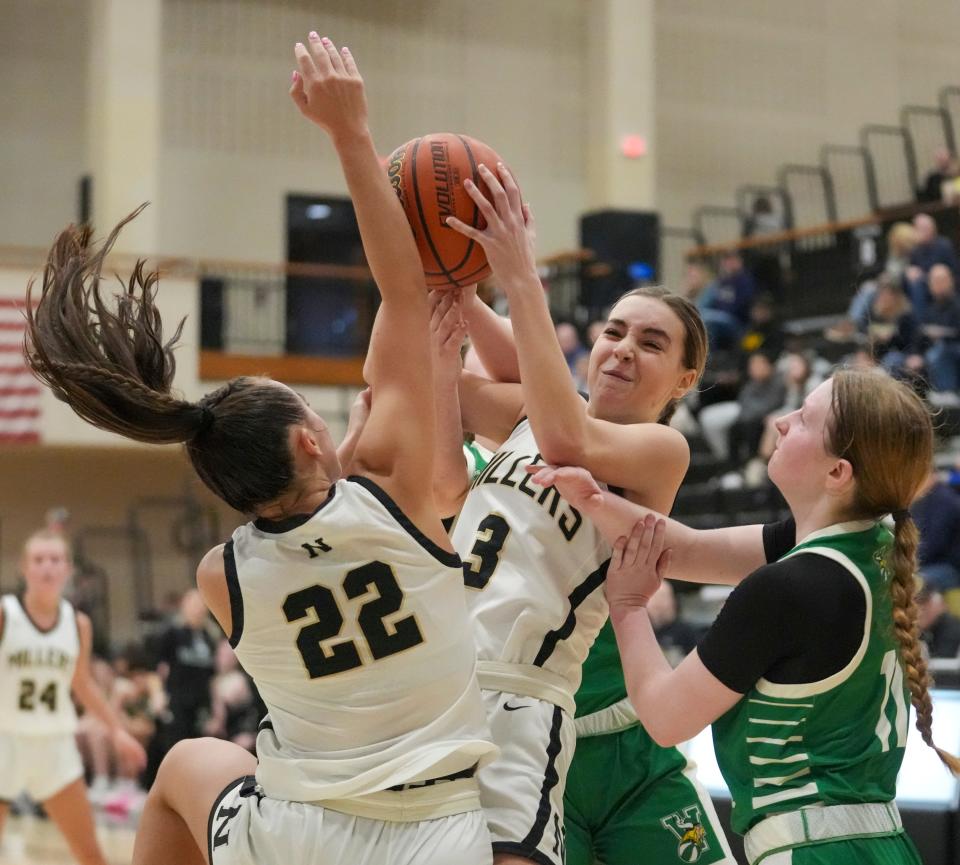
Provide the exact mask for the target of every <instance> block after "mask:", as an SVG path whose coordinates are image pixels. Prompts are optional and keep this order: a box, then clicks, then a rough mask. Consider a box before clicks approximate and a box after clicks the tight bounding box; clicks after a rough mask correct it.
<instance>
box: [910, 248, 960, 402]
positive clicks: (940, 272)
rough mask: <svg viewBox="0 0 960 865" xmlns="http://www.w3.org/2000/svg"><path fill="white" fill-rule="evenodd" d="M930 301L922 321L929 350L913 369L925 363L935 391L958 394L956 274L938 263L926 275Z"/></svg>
mask: <svg viewBox="0 0 960 865" xmlns="http://www.w3.org/2000/svg"><path fill="white" fill-rule="evenodd" d="M927 284H928V285H929V286H930V302H929V303H928V304H927V307H926V309H925V310H924V312H923V315H922V316H921V318H920V332H921V333H922V334H923V337H924V344H925V347H926V351H925V353H924V356H923V358H919V357H915V358H914V360H913V363H908V366H910V367H919V366H920V365H921V364H923V363H925V364H926V368H927V374H928V376H929V379H930V384H931V386H932V387H933V388H934V390H938V391H950V392H955V391H956V390H957V388H958V386H960V298H958V297H957V293H956V288H955V285H954V279H953V274H952V273H951V272H950V268H949V267H947V266H946V265H944V264H935V265H934V266H933V267H931V268H930V273H929V274H928V275H927Z"/></svg>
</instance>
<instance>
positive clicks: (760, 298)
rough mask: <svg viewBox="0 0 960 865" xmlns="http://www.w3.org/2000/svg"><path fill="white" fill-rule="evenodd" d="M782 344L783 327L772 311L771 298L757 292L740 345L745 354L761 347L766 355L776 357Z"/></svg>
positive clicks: (781, 348) (778, 355)
mask: <svg viewBox="0 0 960 865" xmlns="http://www.w3.org/2000/svg"><path fill="white" fill-rule="evenodd" d="M783 346H784V336H783V329H782V328H781V327H780V322H779V321H777V318H776V315H775V312H774V306H773V298H771V297H770V295H769V294H759V295H757V297H756V298H755V299H754V301H753V305H752V306H751V307H750V322H749V324H748V325H747V328H746V331H745V332H744V334H743V337H742V338H741V340H740V347H741V348H742V349H743V350H744V352H745V353H746V354H753V352H755V351H760V350H761V349H762V350H763V353H764V354H765V355H767V357H770V358H778V357H780V354H781V353H782V352H783Z"/></svg>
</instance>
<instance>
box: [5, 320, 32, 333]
mask: <svg viewBox="0 0 960 865" xmlns="http://www.w3.org/2000/svg"><path fill="white" fill-rule="evenodd" d="M26 329H27V323H26V322H25V321H0V330H19V331H24V330H26Z"/></svg>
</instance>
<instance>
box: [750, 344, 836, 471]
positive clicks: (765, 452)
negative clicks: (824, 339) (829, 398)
mask: <svg viewBox="0 0 960 865" xmlns="http://www.w3.org/2000/svg"><path fill="white" fill-rule="evenodd" d="M777 367H778V369H779V370H780V372H781V375H782V376H783V383H784V387H785V394H786V396H785V397H784V400H783V405H781V406H780V407H779V408H777V409H774V410H773V411H772V412H770V414H768V415H767V416H766V418H765V419H764V426H763V436H762V437H761V439H760V445H759V447H758V449H757V455H756V457H754V459H752V460H750V462H749V463H747V468H746V469H745V470H744V479H745V480H746V483H747V486H749V487H758V486H762V485H763V484H764V483H766V481H767V463H768V462H769V461H770V457H771V456H773V451H774V448H775V447H776V446H777V437H778V436H779V433H778V432H777V428H776V425H775V424H776V420H777V418H778V417H782V416H783V415H785V414H789V413H790V412H792V411H796V410H797V409H798V408H800V406H801V405H803V401H804V400H805V399H806V398H807V396H808V395H809V394H810V392H811V391H812V390H813V389H814V388H815V387H816V386H817V385H819V384H820V382H822V381H823V376H822V375H820V374H817V373H815V372H814V370H813V364H812V363H811V362H810V358H809V357H807V356H806V355H804V354H801V353H800V352H791V353H790V354H787V355H785V356H784V357H782V358H781V359H780V361H779V362H778V364H777Z"/></svg>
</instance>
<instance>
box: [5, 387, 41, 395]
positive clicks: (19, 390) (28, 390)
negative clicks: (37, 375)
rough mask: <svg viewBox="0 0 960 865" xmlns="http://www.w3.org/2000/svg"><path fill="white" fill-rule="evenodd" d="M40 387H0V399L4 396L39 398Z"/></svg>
mask: <svg viewBox="0 0 960 865" xmlns="http://www.w3.org/2000/svg"><path fill="white" fill-rule="evenodd" d="M39 394H40V385H29V384H28V385H24V386H23V387H3V386H2V385H0V397H4V396H39Z"/></svg>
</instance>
